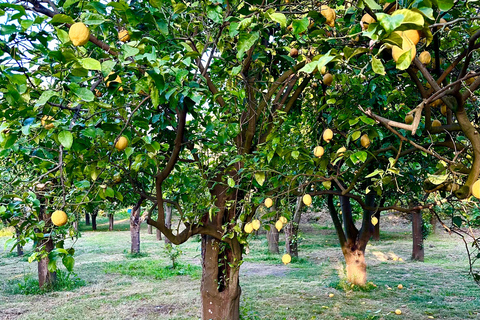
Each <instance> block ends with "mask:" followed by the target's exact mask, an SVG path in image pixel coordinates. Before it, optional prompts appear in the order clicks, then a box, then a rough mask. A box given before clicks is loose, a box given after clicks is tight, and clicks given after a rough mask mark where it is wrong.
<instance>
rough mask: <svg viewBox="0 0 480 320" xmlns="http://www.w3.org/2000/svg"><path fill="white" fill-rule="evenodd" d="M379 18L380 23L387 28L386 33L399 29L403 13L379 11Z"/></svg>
mask: <svg viewBox="0 0 480 320" xmlns="http://www.w3.org/2000/svg"><path fill="white" fill-rule="evenodd" d="M377 20H378V22H379V23H380V25H381V26H382V27H383V29H385V32H386V33H391V32H392V31H393V30H395V29H397V28H398V27H399V26H400V25H401V24H402V21H403V16H402V15H396V16H391V15H389V14H385V13H377Z"/></svg>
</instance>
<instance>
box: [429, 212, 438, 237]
mask: <svg viewBox="0 0 480 320" xmlns="http://www.w3.org/2000/svg"><path fill="white" fill-rule="evenodd" d="M430 224H431V225H432V233H436V232H437V217H436V216H435V215H434V214H433V213H432V214H431V215H430Z"/></svg>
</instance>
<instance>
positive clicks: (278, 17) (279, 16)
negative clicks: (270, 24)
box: [268, 12, 287, 28]
mask: <svg viewBox="0 0 480 320" xmlns="http://www.w3.org/2000/svg"><path fill="white" fill-rule="evenodd" d="M268 17H269V18H270V20H272V21H275V22H278V23H279V24H280V27H282V28H285V27H286V26H287V17H286V16H285V15H284V14H283V13H279V12H275V13H271V14H269V15H268Z"/></svg>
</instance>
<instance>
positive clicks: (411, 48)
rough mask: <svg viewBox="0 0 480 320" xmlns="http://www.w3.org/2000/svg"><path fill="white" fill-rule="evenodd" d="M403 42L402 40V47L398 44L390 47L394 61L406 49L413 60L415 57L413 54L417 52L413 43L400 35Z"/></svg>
mask: <svg viewBox="0 0 480 320" xmlns="http://www.w3.org/2000/svg"><path fill="white" fill-rule="evenodd" d="M402 39H403V42H402V48H400V47H398V46H393V47H392V57H393V60H395V62H397V61H398V59H400V56H401V55H402V54H404V53H405V52H407V51H410V57H411V59H412V61H413V59H415V55H416V54H417V49H416V48H415V44H414V43H413V42H412V41H411V40H410V39H409V38H407V37H402Z"/></svg>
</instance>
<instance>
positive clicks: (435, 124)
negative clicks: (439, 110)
mask: <svg viewBox="0 0 480 320" xmlns="http://www.w3.org/2000/svg"><path fill="white" fill-rule="evenodd" d="M440 126H442V123H441V122H440V121H439V120H437V119H435V120H433V122H432V127H440Z"/></svg>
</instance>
